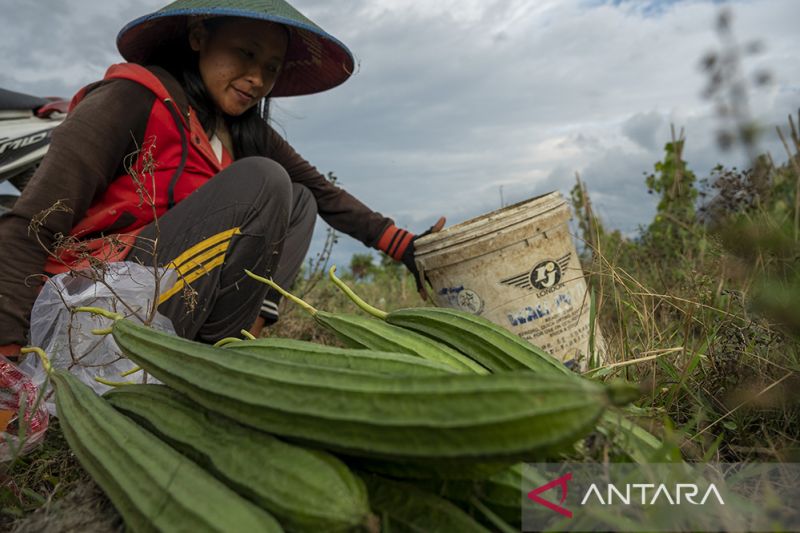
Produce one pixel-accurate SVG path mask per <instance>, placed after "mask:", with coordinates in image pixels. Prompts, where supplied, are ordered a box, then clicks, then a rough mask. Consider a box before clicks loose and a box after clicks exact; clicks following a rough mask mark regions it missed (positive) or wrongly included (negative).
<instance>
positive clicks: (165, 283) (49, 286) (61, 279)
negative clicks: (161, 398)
mask: <svg viewBox="0 0 800 533" xmlns="http://www.w3.org/2000/svg"><path fill="white" fill-rule="evenodd" d="M102 275H103V277H102V280H101V281H98V279H99V277H100V273H98V272H96V271H91V270H83V271H80V272H75V273H70V272H67V273H64V274H58V275H57V276H53V277H52V278H50V279H49V280H48V281H47V283H45V286H44V287H43V288H42V291H41V292H40V293H39V297H38V298H37V299H36V303H34V305H33V310H32V311H31V344H32V345H33V346H38V347H40V348H42V349H43V350H44V351H45V352H46V353H47V355H48V357H49V358H50V363H51V365H52V366H53V368H65V369H68V370H69V372H70V373H72V374H73V375H75V376H77V377H78V379H80V380H81V381H82V382H84V383H86V384H87V385H89V386H90V387H91V388H92V389H94V390H95V391H96V392H97V393H98V394H102V393H103V392H105V391H107V390H108V389H109V388H111V387H109V386H108V385H104V384H102V383H100V382H98V381H97V380H96V379H95V377H98V378H101V379H104V380H107V381H111V382H130V383H142V382H147V383H157V381H156V380H155V379H154V378H153V377H152V376H147V375H146V374H145V373H144V372H143V371H141V370H139V371H138V372H135V373H133V374H131V375H125V374H126V373H127V372H128V371H130V370H133V369H135V368H137V365H136V364H135V363H133V362H132V361H131V360H130V359H128V358H126V357H125V356H124V355H123V354H122V353H121V352H120V350H119V348H118V347H117V344H116V342H115V341H114V338H113V337H112V336H111V335H104V336H98V335H95V334H93V333H92V330H93V329H105V328H109V327H111V320H110V319H108V318H105V317H102V316H98V315H93V314H90V313H73V312H72V311H71V310H72V309H74V308H76V307H100V308H103V309H107V310H110V311H113V312H115V313H120V314H122V315H125V316H126V317H128V318H129V319H131V320H137V321H139V320H138V319H137V315H138V316H139V317H142V318H145V317H147V315H148V313H149V312H150V309H151V307H152V303H153V299H154V298H155V295H156V288H155V287H156V274H155V272H154V270H153V269H152V268H150V267H144V266H142V265H140V264H138V263H131V262H120V263H109V264H108V265H107V269H105V271H104V272H103V273H102ZM158 276H159V280H160V281H159V286H160V287H161V288H162V289H163V288H169V287H171V286H172V285H173V284H174V283H175V281H176V280H177V273H176V272H175V271H174V270H163V269H159V271H158ZM140 322H141V321H140ZM150 325H151V326H152V327H153V328H155V329H159V330H162V331H166V332H169V333H174V332H175V329H174V328H173V326H172V322H171V321H170V320H169V319H168V318H167V317H165V316H163V315H161V314H159V313H156V314H155V317H154V319H153V321H152V322H151V324H150ZM20 369H22V370H23V371H24V372H25V373H27V374H28V375H29V376H31V378H32V380H33V382H34V383H35V384H37V385H41V384H42V383H43V382H44V381H45V377H46V374H45V371H44V368H43V367H42V363H41V361H39V359H38V357H35V356H31V355H29V356H27V357H26V358H25V359H24V360H23V361H22V363H21V364H20ZM50 396H52V395H50ZM46 405H47V408H48V410H49V411H50V413H52V414H55V405H54V403H53V399H52V397H48V398H47V400H46Z"/></svg>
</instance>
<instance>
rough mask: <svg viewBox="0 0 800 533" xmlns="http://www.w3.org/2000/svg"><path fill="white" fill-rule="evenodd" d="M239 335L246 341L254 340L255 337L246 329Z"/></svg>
mask: <svg viewBox="0 0 800 533" xmlns="http://www.w3.org/2000/svg"><path fill="white" fill-rule="evenodd" d="M240 333H241V334H242V337H244V338H246V339H247V340H251V341H254V340H256V337H255V335H253V334H252V333H250V332H249V331H247V330H246V329H243V330H242V331H241V332H240Z"/></svg>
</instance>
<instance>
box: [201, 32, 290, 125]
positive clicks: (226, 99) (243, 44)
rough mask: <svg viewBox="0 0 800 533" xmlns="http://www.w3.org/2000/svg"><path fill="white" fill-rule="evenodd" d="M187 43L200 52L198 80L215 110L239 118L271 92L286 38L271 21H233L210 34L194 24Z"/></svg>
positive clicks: (279, 67)
mask: <svg viewBox="0 0 800 533" xmlns="http://www.w3.org/2000/svg"><path fill="white" fill-rule="evenodd" d="M189 44H190V45H191V47H192V50H194V51H195V52H198V53H199V56H200V58H199V69H200V77H201V78H202V79H203V83H204V84H205V86H206V89H207V90H208V94H209V95H210V96H211V99H212V100H213V101H214V103H215V104H216V106H217V109H219V110H220V111H222V112H223V113H225V114H227V115H231V116H239V115H241V114H242V113H244V112H245V111H247V110H248V109H250V108H251V107H253V106H254V105H256V104H258V102H259V101H260V100H261V99H262V98H264V97H265V96H267V95H268V94H269V93H270V91H272V87H274V86H275V82H276V81H277V79H278V74H280V71H281V67H282V66H283V58H284V56H285V55H286V47H287V45H288V36H287V32H286V30H285V28H283V27H282V26H280V25H278V24H274V23H272V22H267V21H263V20H252V19H233V20H230V21H225V22H223V23H222V24H221V25H220V26H218V27H217V28H215V29H214V30H213V32H209V31H208V30H207V29H206V28H205V27H204V26H203V25H202V24H197V25H196V26H194V27H193V28H192V29H191V31H190V32H189Z"/></svg>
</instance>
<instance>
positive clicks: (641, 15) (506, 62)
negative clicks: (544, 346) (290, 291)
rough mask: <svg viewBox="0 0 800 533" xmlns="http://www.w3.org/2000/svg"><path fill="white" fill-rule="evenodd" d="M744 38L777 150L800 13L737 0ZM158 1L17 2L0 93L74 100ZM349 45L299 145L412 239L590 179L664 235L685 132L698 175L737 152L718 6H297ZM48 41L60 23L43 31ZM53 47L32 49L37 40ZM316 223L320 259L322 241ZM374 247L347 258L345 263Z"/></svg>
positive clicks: (296, 118)
mask: <svg viewBox="0 0 800 533" xmlns="http://www.w3.org/2000/svg"><path fill="white" fill-rule="evenodd" d="M728 4H729V5H730V6H731V8H732V9H733V12H734V19H733V29H734V35H735V36H736V38H737V39H738V40H739V41H740V42H743V43H744V42H748V41H751V40H754V39H758V40H760V41H762V43H763V44H764V52H763V53H762V54H760V55H758V56H749V57H747V58H745V60H744V73H745V75H746V76H751V75H752V74H753V73H754V72H755V71H757V70H763V69H766V70H769V71H770V72H771V73H772V74H773V79H774V85H773V86H771V87H768V88H765V89H763V90H759V91H755V92H753V93H752V95H751V100H750V105H751V109H752V111H753V114H754V115H755V116H756V117H757V118H758V119H759V120H760V121H761V123H763V124H764V125H765V126H769V127H768V128H767V129H766V131H767V132H768V133H766V134H765V136H764V138H763V148H764V149H766V150H769V151H771V152H772V153H773V155H774V156H775V157H776V159H777V160H781V159H784V160H785V157H781V156H782V154H783V149H782V147H781V146H780V143H779V141H778V140H777V138H776V135H775V134H774V133H769V132H770V130H774V125H775V124H785V122H786V115H788V114H789V113H793V112H796V111H797V106H798V96H800V86H799V85H798V82H797V80H798V79H800V63H798V62H797V61H796V60H795V56H796V53H797V48H798V44H800V42H799V40H798V38H797V31H796V21H797V20H798V19H800V2H797V1H796V0H747V1H745V0H740V1H737V2H730V3H728ZM161 5H162V2H161V1H158V2H156V1H154V0H140V1H138V2H136V3H130V2H123V1H122V0H107V1H106V2H103V3H94V4H91V5H88V4H87V3H86V2H85V1H79V0H59V1H56V0H40V1H38V2H33V3H32V2H28V3H18V5H15V6H14V8H13V9H8V10H6V12H4V18H3V19H2V20H0V32H2V34H3V35H4V38H5V39H6V41H5V42H6V43H7V48H8V52H7V53H5V54H3V56H2V57H0V86H4V88H10V89H16V90H26V91H28V92H31V93H34V94H53V93H56V94H63V95H71V94H72V93H73V92H74V91H76V90H77V89H78V88H80V87H81V86H82V85H84V84H86V83H89V82H91V81H93V80H94V79H97V78H99V77H100V76H102V73H103V71H104V70H105V68H106V67H107V66H108V64H109V63H111V62H114V61H118V60H119V57H118V54H117V53H116V49H115V46H114V40H115V37H116V33H117V32H118V31H119V29H120V28H121V27H122V26H123V25H124V24H125V23H127V22H128V21H130V20H132V19H133V18H135V17H137V16H140V15H142V14H144V13H147V12H150V11H153V10H155V9H157V8H159V7H161ZM293 5H295V6H296V7H297V8H298V9H300V10H301V11H302V12H303V13H305V14H307V15H308V16H309V17H310V18H311V19H312V20H314V21H315V22H317V23H319V24H320V25H321V26H322V27H323V28H325V29H326V30H328V31H330V32H331V33H333V34H334V35H335V36H336V37H338V38H340V39H341V40H342V41H343V42H345V43H347V45H348V46H349V47H350V48H351V50H352V51H353V52H354V54H355V56H356V58H357V60H358V63H359V68H358V70H357V72H356V73H355V75H354V76H353V77H352V79H351V80H350V81H348V82H347V83H345V84H344V85H342V86H341V87H338V88H336V89H334V90H332V91H328V92H326V93H322V94H319V95H314V96H308V97H302V98H287V99H281V100H276V101H275V105H274V117H275V119H276V120H277V122H278V124H279V125H280V126H282V127H283V129H284V131H285V133H286V136H287V137H288V139H289V141H290V142H291V143H292V144H293V145H294V146H295V148H296V149H297V150H298V151H299V152H300V153H301V154H302V155H303V156H305V157H306V158H307V159H308V160H309V161H310V162H311V163H312V164H314V165H316V166H317V167H318V168H319V169H320V170H321V171H323V172H328V171H333V172H335V173H336V174H337V176H339V178H340V181H341V183H342V184H343V186H344V187H345V188H346V189H347V190H348V191H350V192H351V193H353V194H354V195H355V196H357V197H358V198H359V199H361V200H362V201H364V202H365V203H366V204H367V205H369V206H370V207H372V208H373V209H375V210H377V211H380V212H382V213H385V214H387V215H389V216H391V217H393V218H394V219H395V221H396V222H397V223H398V224H399V225H400V226H404V227H407V228H408V229H410V230H412V231H422V230H424V229H425V228H427V227H428V226H430V224H432V223H433V222H434V221H435V220H436V218H437V217H438V216H440V215H445V216H447V217H448V219H449V222H450V223H457V222H460V221H463V220H465V219H467V218H471V217H474V216H478V215H480V214H482V213H484V212H486V211H489V210H492V209H496V208H497V207H498V206H499V204H500V188H501V187H502V191H503V200H504V201H505V202H506V203H510V202H514V201H518V200H522V199H525V198H527V197H532V196H535V195H538V194H541V193H543V192H548V191H550V190H560V191H562V193H564V194H566V193H567V192H568V191H569V189H570V188H571V187H572V185H573V184H574V181H575V173H576V172H579V173H580V174H581V176H582V179H584V180H585V181H586V183H587V185H588V187H589V190H590V193H591V194H592V195H593V198H594V202H595V205H596V207H597V209H598V211H599V212H600V213H601V215H602V216H603V218H604V220H605V222H606V224H607V225H608V226H610V227H619V228H622V229H625V230H626V231H627V230H631V229H635V227H636V226H637V225H638V224H643V223H647V222H649V218H650V217H651V216H652V211H653V209H654V205H655V204H654V201H653V200H654V199H653V198H652V197H649V196H648V195H647V192H646V190H645V187H644V183H643V176H642V175H643V173H644V172H647V171H650V170H651V169H652V166H653V163H655V162H656V161H658V160H659V159H661V158H662V157H663V154H662V150H663V146H664V144H665V143H666V142H668V141H669V140H670V125H671V124H673V125H675V127H676V128H677V130H680V128H684V129H685V132H686V137H687V144H686V150H685V155H686V158H687V160H688V161H689V165H690V168H692V169H693V170H694V171H695V172H696V173H697V174H698V176H702V175H704V174H706V173H708V171H709V170H710V169H711V168H713V166H714V165H715V164H717V163H720V162H721V163H725V164H729V165H734V164H735V165H739V166H741V165H742V164H743V163H744V159H743V156H742V154H741V153H739V152H735V153H723V152H721V151H720V150H719V149H718V147H717V145H716V141H715V132H716V130H717V129H719V128H720V127H722V126H724V124H723V123H722V122H720V120H719V119H718V117H717V116H716V114H715V110H714V105H713V103H712V102H709V101H707V100H703V99H702V98H701V96H700V95H701V92H702V90H703V88H704V87H705V85H706V83H707V79H706V75H705V74H704V73H703V72H702V71H701V70H700V69H699V68H698V63H699V60H700V58H701V57H702V56H703V55H704V54H706V53H707V52H708V51H710V50H714V49H717V48H718V47H719V42H718V39H717V37H716V35H715V33H714V30H713V28H714V21H715V17H716V14H717V12H718V9H719V6H718V5H717V2H714V1H712V0H685V1H678V2H672V1H663V0H661V1H648V2H638V1H637V2H634V1H610V2H609V1H586V0H558V1H556V0H547V1H538V2H531V1H529V0H437V1H436V2H431V1H430V0H369V1H368V0H351V1H348V2H337V3H332V2H329V1H326V0H294V1H293ZM42 28H45V30H43V29H42ZM42 34H45V35H46V37H47V38H37V39H36V40H32V39H31V36H32V35H42ZM321 230H322V226H319V227H318V231H317V235H315V240H314V243H313V245H312V252H311V255H313V254H314V253H315V252H316V251H318V247H319V246H321V242H322V240H323V239H324V231H321ZM351 251H363V247H362V246H361V245H360V244H359V243H357V242H355V241H352V239H349V238H343V239H342V241H341V242H340V244H339V245H337V252H336V253H337V254H338V255H337V257H341V258H345V257H347V254H349V253H350V252H351Z"/></svg>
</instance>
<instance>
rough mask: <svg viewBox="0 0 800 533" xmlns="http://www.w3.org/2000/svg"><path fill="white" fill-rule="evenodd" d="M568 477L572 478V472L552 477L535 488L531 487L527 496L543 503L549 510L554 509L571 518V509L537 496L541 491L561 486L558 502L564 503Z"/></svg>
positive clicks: (540, 503)
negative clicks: (549, 480) (548, 481)
mask: <svg viewBox="0 0 800 533" xmlns="http://www.w3.org/2000/svg"><path fill="white" fill-rule="evenodd" d="M570 479H572V472H570V473H568V474H564V475H563V476H561V477H560V478H558V479H554V480H553V481H551V482H550V483H547V484H545V485H542V486H541V487H539V488H537V489H533V490H532V491H530V492H529V493H528V498H530V499H531V500H533V501H535V502H536V503H538V504H539V505H544V506H545V507H547V508H548V509H550V510H551V511H555V512H557V513H558V514H560V515H563V516H566V517H567V518H572V511H570V510H569V509H565V508H564V507H561V506H560V505H556V504H555V503H552V502H549V501H547V500H545V499H543V498H541V497H540V496H539V494H541V493H542V492H546V491H548V490H550V489H552V488H553V487H561V501H560V502H558V503H564V501H565V500H566V499H567V481H569V480H570Z"/></svg>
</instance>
